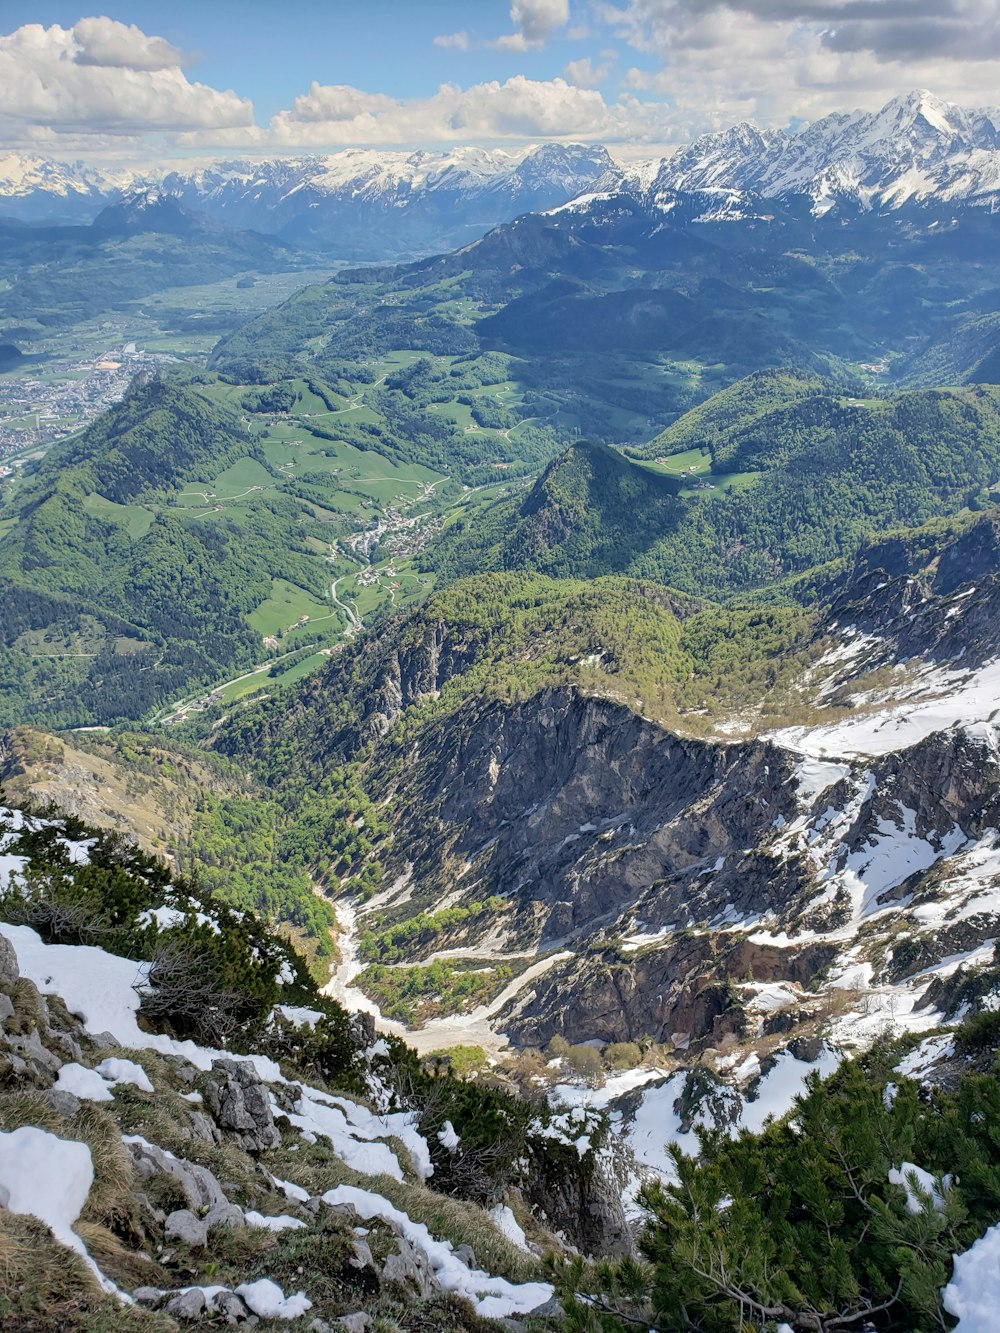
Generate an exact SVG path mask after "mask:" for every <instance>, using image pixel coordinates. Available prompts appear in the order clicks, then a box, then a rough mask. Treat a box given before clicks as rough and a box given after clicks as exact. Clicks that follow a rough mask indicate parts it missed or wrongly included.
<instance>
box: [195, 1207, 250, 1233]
mask: <svg viewBox="0 0 1000 1333" xmlns="http://www.w3.org/2000/svg"><path fill="white" fill-rule="evenodd" d="M202 1221H203V1222H204V1223H205V1226H206V1228H207V1229H208V1230H209V1231H212V1230H214V1229H215V1227H241V1226H243V1225H244V1224H245V1222H246V1218H245V1217H244V1216H243V1210H242V1208H237V1206H236V1204H235V1203H220V1204H217V1205H216V1207H214V1208H210V1209H209V1211H208V1212H207V1213H206V1214H205V1216H204V1217H203V1218H202Z"/></svg>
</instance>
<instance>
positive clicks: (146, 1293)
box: [132, 1287, 163, 1310]
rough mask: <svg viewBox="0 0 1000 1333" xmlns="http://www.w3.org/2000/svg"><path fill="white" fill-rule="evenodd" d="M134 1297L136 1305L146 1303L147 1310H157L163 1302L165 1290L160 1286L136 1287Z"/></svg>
mask: <svg viewBox="0 0 1000 1333" xmlns="http://www.w3.org/2000/svg"><path fill="white" fill-rule="evenodd" d="M132 1299H133V1300H134V1301H135V1303H136V1305H144V1306H145V1307H146V1309H147V1310H155V1309H156V1307H157V1306H158V1305H162V1303H163V1292H162V1291H161V1290H160V1288H159V1287H136V1289H135V1291H133V1293H132Z"/></svg>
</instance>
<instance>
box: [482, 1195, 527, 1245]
mask: <svg viewBox="0 0 1000 1333" xmlns="http://www.w3.org/2000/svg"><path fill="white" fill-rule="evenodd" d="M490 1221H491V1222H492V1223H493V1225H494V1226H495V1227H496V1229H497V1230H498V1231H499V1232H501V1233H502V1234H503V1235H504V1236H506V1237H507V1239H508V1240H509V1241H510V1242H511V1243H512V1244H514V1245H516V1246H517V1248H518V1249H519V1250H523V1251H524V1252H525V1254H531V1253H532V1249H531V1246H530V1245H529V1244H528V1238H527V1236H526V1235H525V1234H524V1228H523V1227H522V1226H521V1225H520V1223H519V1222H518V1220H517V1218H516V1217H515V1216H514V1214H513V1213H512V1212H511V1210H510V1209H509V1208H508V1207H507V1205H506V1204H505V1203H498V1204H497V1205H496V1207H495V1208H491V1209H490Z"/></svg>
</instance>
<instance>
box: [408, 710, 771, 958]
mask: <svg viewBox="0 0 1000 1333" xmlns="http://www.w3.org/2000/svg"><path fill="white" fill-rule="evenodd" d="M792 766H793V764H792V760H791V757H790V756H789V755H788V754H787V753H786V752H784V751H782V750H780V749H779V748H778V747H777V746H774V745H771V744H768V743H761V742H756V743H751V744H745V745H718V744H710V743H706V742H703V741H697V740H686V739H682V738H680V737H677V736H673V735H671V734H670V733H669V732H667V731H664V730H663V729H662V728H660V727H658V726H656V725H654V724H653V723H650V722H647V721H645V720H644V719H643V718H641V717H638V716H636V715H635V714H634V713H633V712H632V711H631V710H630V709H628V708H625V707H623V706H621V705H619V704H615V703H612V702H610V701H608V700H603V699H595V698H587V697H584V696H583V695H581V694H580V693H579V692H578V691H576V690H572V689H558V690H555V689H554V690H545V691H543V692H542V693H541V694H538V695H536V696H535V697H533V698H531V699H529V700H527V701H526V702H525V703H523V704H515V705H513V706H509V705H508V706H505V705H502V704H488V705H485V706H479V707H470V708H468V709H464V710H462V711H461V712H459V713H457V714H455V715H454V716H453V717H451V718H449V719H447V720H446V722H445V723H443V724H442V725H441V726H439V727H436V728H428V729H427V730H426V732H425V735H424V737H423V739H422V741H421V744H420V752H419V760H418V762H417V763H416V764H414V765H413V766H411V767H410V768H409V769H408V770H407V772H406V774H405V775H404V776H403V777H402V779H401V780H400V781H399V784H398V788H397V800H398V801H399V802H400V805H401V821H400V822H401V823H402V825H403V829H402V833H401V835H400V836H399V837H397V843H398V845H399V846H401V847H405V848H406V854H407V856H408V858H409V860H410V861H412V862H413V865H414V877H415V878H417V879H420V880H421V881H422V882H425V883H426V882H428V881H430V882H433V881H434V880H435V879H439V880H441V882H442V887H444V876H445V875H448V876H450V875H451V874H452V873H453V869H454V866H455V864H456V862H459V861H461V862H470V863H471V864H472V867H473V868H474V870H475V879H476V882H477V884H478V885H479V886H480V892H481V891H482V889H484V888H486V887H487V886H488V891H489V892H491V893H497V894H502V895H505V896H510V897H512V898H514V899H515V900H516V901H517V903H518V905H519V907H520V908H521V909H522V910H523V911H524V912H525V914H526V915H529V914H530V916H531V918H532V920H533V922H534V921H537V923H538V926H537V929H538V940H539V943H540V944H542V945H543V946H545V945H549V944H552V943H554V942H556V941H560V940H566V939H571V938H573V937H576V936H580V935H583V934H585V933H589V932H591V931H593V929H594V928H595V927H597V926H599V925H601V924H604V923H610V922H611V921H613V920H614V919H615V918H616V917H617V916H618V915H619V913H620V912H621V911H622V910H623V909H625V908H627V907H631V906H633V905H634V904H636V903H638V902H640V901H641V902H642V903H643V905H644V917H645V918H646V919H647V920H649V921H651V922H652V924H654V925H657V924H664V925H665V924H675V925H677V926H682V925H685V924H687V923H689V922H692V921H693V920H696V919H699V918H701V917H704V916H712V915H715V914H717V913H718V911H719V907H720V906H721V905H722V904H723V903H727V902H728V903H730V904H732V905H734V907H735V908H736V909H737V910H747V911H758V912H759V911H763V910H767V909H768V908H769V907H770V906H772V905H773V904H774V903H778V902H781V901H782V900H784V899H785V898H786V897H787V896H788V894H789V892H790V891H791V888H792V887H793V883H791V882H786V881H783V880H782V877H781V874H780V868H778V867H775V866H769V867H767V873H766V874H764V873H756V874H755V873H753V866H752V864H751V863H750V862H748V856H750V855H751V853H746V852H744V850H743V849H748V848H749V849H753V848H755V847H756V846H757V845H759V844H760V843H761V842H762V841H763V840H764V838H765V835H766V832H767V830H768V829H770V828H771V827H773V825H774V823H775V821H776V820H778V819H779V818H780V819H790V818H792V817H793V815H794V809H795V806H794V798H793V784H792V782H791V778H790V774H791V769H792ZM449 858H450V859H449ZM720 860H721V861H722V862H723V864H722V865H721V866H717V863H718V862H719V861H720ZM442 866H446V867H447V868H446V869H445V870H444V871H442ZM713 870H715V874H714V879H713V883H712V886H711V890H710V892H709V891H707V890H706V886H705V884H704V877H705V875H706V874H707V873H708V872H709V871H713ZM645 909H648V910H645Z"/></svg>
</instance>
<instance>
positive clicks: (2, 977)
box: [0, 935, 21, 991]
mask: <svg viewBox="0 0 1000 1333" xmlns="http://www.w3.org/2000/svg"><path fill="white" fill-rule="evenodd" d="M20 975H21V972H20V969H19V968H18V966H17V954H16V953H15V952H14V946H13V944H11V942H10V940H9V939H8V938H7V936H6V935H0V989H3V990H8V991H9V990H10V989H11V988H12V986H13V985H14V983H15V982H16V981H17V979H18V977H19V976H20Z"/></svg>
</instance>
